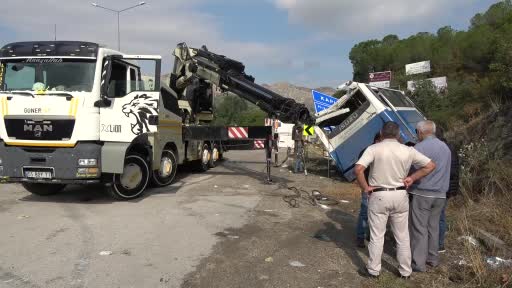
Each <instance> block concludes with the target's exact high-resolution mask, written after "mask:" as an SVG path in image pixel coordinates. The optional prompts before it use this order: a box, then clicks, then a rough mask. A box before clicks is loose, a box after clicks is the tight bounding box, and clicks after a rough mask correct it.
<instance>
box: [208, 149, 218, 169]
mask: <svg viewBox="0 0 512 288" xmlns="http://www.w3.org/2000/svg"><path fill="white" fill-rule="evenodd" d="M219 155H220V154H219V148H218V147H217V145H216V144H214V145H213V149H212V152H211V154H210V160H209V161H208V167H210V168H213V167H215V166H217V161H218V160H219Z"/></svg>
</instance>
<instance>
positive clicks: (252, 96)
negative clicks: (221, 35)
mask: <svg viewBox="0 0 512 288" xmlns="http://www.w3.org/2000/svg"><path fill="white" fill-rule="evenodd" d="M174 56H175V62H174V69H173V72H172V74H171V79H170V87H171V88H172V89H173V90H174V91H176V92H177V94H178V98H179V99H180V100H188V101H189V103H190V106H191V107H192V112H193V113H201V112H204V111H210V112H213V85H215V86H216V87H218V88H219V89H220V90H221V91H222V92H227V93H230V94H234V95H237V96H238V97H241V98H243V99H245V100H247V101H249V102H251V103H253V104H255V105H257V106H258V107H259V108H260V109H262V110H263V111H264V112H266V113H268V114H269V115H270V116H272V117H276V118H277V119H279V120H281V121H282V122H285V123H304V124H313V123H314V119H313V117H312V116H311V114H310V113H309V110H308V109H307V108H306V106H305V105H304V104H301V103H297V102H296V101H295V100H293V99H290V98H286V97H283V96H281V95H279V94H278V93H275V92H273V91H271V90H270V89H267V88H265V87H263V86H261V85H258V84H256V83H254V77H252V76H251V75H247V74H246V73H245V66H244V64H243V63H241V62H239V61H236V60H233V59H230V58H228V57H226V56H223V55H219V54H215V53H213V52H210V51H208V49H207V48H206V47H205V46H203V47H202V48H200V49H198V48H190V47H188V46H187V45H186V44H185V43H180V44H178V45H177V47H176V49H175V51H174Z"/></svg>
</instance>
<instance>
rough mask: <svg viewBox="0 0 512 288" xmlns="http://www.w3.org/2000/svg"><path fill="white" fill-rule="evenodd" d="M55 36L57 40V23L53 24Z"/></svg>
mask: <svg viewBox="0 0 512 288" xmlns="http://www.w3.org/2000/svg"><path fill="white" fill-rule="evenodd" d="M53 36H54V39H53V40H54V41H57V24H54V26H53Z"/></svg>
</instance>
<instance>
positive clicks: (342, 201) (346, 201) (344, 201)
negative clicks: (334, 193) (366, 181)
mask: <svg viewBox="0 0 512 288" xmlns="http://www.w3.org/2000/svg"><path fill="white" fill-rule="evenodd" d="M340 202H341V203H350V201H348V200H340Z"/></svg>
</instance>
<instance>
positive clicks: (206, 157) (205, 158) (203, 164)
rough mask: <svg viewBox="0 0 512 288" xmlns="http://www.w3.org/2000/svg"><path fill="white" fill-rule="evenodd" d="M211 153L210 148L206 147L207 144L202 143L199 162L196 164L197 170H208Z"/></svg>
mask: <svg viewBox="0 0 512 288" xmlns="http://www.w3.org/2000/svg"><path fill="white" fill-rule="evenodd" d="M211 155H212V154H211V152H210V148H209V147H208V145H207V144H204V145H203V150H201V159H199V162H198V164H197V169H198V170H199V172H206V171H208V169H209V168H210V167H209V165H208V164H209V163H210V158H211Z"/></svg>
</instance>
